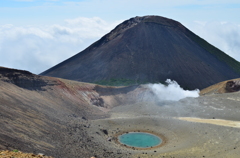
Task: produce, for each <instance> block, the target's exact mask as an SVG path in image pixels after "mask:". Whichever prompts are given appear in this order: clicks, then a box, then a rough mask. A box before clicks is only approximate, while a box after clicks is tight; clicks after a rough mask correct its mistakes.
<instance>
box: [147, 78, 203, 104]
mask: <svg viewBox="0 0 240 158" xmlns="http://www.w3.org/2000/svg"><path fill="white" fill-rule="evenodd" d="M165 82H166V84H167V86H166V85H163V84H148V85H147V87H148V88H149V89H151V90H152V92H153V93H154V94H155V95H156V96H157V98H158V99H159V100H161V101H164V100H169V101H178V100H180V99H183V98H186V97H198V96H199V90H198V89H196V90H191V91H189V90H184V89H183V88H181V87H180V85H179V84H178V83H177V82H176V81H174V80H170V79H167V80H166V81H165Z"/></svg>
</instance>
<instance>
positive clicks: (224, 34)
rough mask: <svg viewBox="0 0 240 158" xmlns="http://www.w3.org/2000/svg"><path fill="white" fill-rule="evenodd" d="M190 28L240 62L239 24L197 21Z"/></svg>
mask: <svg viewBox="0 0 240 158" xmlns="http://www.w3.org/2000/svg"><path fill="white" fill-rule="evenodd" d="M189 28H190V29H191V30H192V31H193V32H194V33H196V34H197V35H199V36H200V37H202V38H203V39H205V40H207V41H208V42H209V43H211V44H212V45H214V46H216V47H217V48H219V49H221V50H222V51H223V52H225V53H227V54H228V55H230V56H231V57H233V58H235V59H236V60H238V61H240V53H239V50H240V26H239V25H238V24H234V23H230V22H225V21H224V22H218V21H212V22H199V21H196V22H195V23H194V24H192V25H190V26H189Z"/></svg>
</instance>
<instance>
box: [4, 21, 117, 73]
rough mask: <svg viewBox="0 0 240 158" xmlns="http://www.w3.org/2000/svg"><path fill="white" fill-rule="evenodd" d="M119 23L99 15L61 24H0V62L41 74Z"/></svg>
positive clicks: (7, 65) (6, 65)
mask: <svg viewBox="0 0 240 158" xmlns="http://www.w3.org/2000/svg"><path fill="white" fill-rule="evenodd" d="M117 24H119V21H118V22H106V21H104V20H102V19H100V18H97V17H95V18H81V17H80V18H77V19H69V20H66V23H65V24H64V25H49V26H25V27H19V26H14V25H2V26H0V56H1V58H0V65H1V66H5V67H12V68H17V69H24V70H28V71H31V72H33V73H37V74H38V73H41V72H42V71H45V70H46V69H48V68H50V67H52V66H54V65H55V64H58V63H59V62H61V61H63V60H65V59H67V58H69V57H71V56H73V55H75V54H77V53H78V52H80V51H81V50H83V49H85V48H86V47H87V46H89V45H90V44H92V43H93V42H95V41H96V40H98V39H99V38H100V37H101V36H103V35H104V34H106V33H108V32H109V31H110V30H112V29H113V28H114V27H115V26H116V25H117Z"/></svg>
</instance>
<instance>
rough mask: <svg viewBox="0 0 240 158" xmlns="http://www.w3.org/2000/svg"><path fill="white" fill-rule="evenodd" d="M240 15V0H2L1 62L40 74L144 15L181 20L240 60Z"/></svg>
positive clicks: (0, 18) (0, 16) (0, 14)
mask: <svg viewBox="0 0 240 158" xmlns="http://www.w3.org/2000/svg"><path fill="white" fill-rule="evenodd" d="M239 13H240V1H239V0H208V1H207V0H181V1H180V0H172V1H166V0H148V1H143V0H70V1H67V0H0V66H5V67H12V68H18V69H25V70H28V71H31V72H33V73H40V72H42V71H44V70H46V69H48V68H49V67H51V66H53V65H55V64H57V63H59V62H61V61H63V60H65V59H66V58H69V57H71V56H72V55H74V54H76V53H78V52H80V51H81V50H83V49H85V48H86V47H87V46H89V45H90V44H91V43H93V42H95V41H96V40H98V39H99V38H100V37H101V36H103V35H104V34H106V33H108V32H109V31H110V30H112V29H113V28H114V27H115V26H116V25H117V24H119V23H121V22H122V21H123V20H127V19H129V18H131V17H135V16H144V15H160V16H164V17H168V18H171V19H174V20H177V21H179V22H181V23H182V24H183V25H185V26H186V27H188V28H189V29H190V30H192V31H193V32H194V33H196V34H198V35H199V36H201V37H202V38H204V39H206V40H207V41H208V42H210V43H211V44H213V45H215V46H216V47H218V48H220V49H221V50H223V51H224V52H226V53H227V54H229V55H231V56H232V57H234V58H235V59H237V60H239V61H240V53H238V52H239V49H240V14H239ZM33 65H34V66H33Z"/></svg>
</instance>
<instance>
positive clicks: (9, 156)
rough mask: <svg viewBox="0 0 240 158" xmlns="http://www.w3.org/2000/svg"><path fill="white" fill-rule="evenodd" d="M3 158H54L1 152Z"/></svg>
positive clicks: (15, 152) (42, 155)
mask: <svg viewBox="0 0 240 158" xmlns="http://www.w3.org/2000/svg"><path fill="white" fill-rule="evenodd" d="M0 157H1V158H53V157H51V156H45V155H44V154H41V153H40V154H33V153H23V152H21V151H17V150H15V151H8V150H5V151H0Z"/></svg>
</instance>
